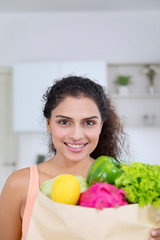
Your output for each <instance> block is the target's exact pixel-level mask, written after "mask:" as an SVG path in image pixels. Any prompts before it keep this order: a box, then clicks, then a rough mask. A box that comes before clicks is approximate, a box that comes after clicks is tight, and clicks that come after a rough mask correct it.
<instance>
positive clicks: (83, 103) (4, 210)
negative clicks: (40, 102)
mask: <svg viewBox="0 0 160 240" xmlns="http://www.w3.org/2000/svg"><path fill="white" fill-rule="evenodd" d="M43 99H44V100H45V105H44V109H43V113H44V116H45V118H46V122H47V129H48V132H49V134H50V135H51V142H50V151H52V153H54V154H53V156H52V157H51V159H49V160H48V161H46V162H43V163H40V164H38V165H34V166H31V167H30V168H25V169H21V170H18V171H16V172H14V173H13V174H12V175H11V176H10V177H9V178H8V179H7V181H6V184H5V186H4V188H3V191H2V194H1V196H0V213H1V215H0V239H3V240H10V239H12V240H20V239H21V237H22V235H23V240H27V234H28V229H29V224H30V220H31V222H32V219H33V218H32V210H33V206H34V204H36V203H37V202H38V199H39V194H38V192H39V187H40V186H41V185H42V184H43V183H44V182H45V181H47V180H49V179H53V178H55V177H56V176H58V175H61V174H72V175H75V176H76V175H77V176H82V177H84V178H86V176H87V172H88V170H89V168H90V166H91V165H92V163H93V162H94V160H95V158H97V157H99V156H101V155H108V156H111V157H113V158H115V159H116V160H117V161H118V159H120V156H121V154H122V152H123V150H125V140H126V136H125V133H124V131H123V126H122V124H121V121H120V120H119V117H118V116H117V114H116V112H115V110H114V107H113V106H112V105H111V101H110V98H109V97H108V96H107V95H106V93H105V91H104V89H103V88H102V86H100V85H99V84H97V83H95V82H93V81H91V80H90V79H87V78H82V77H77V76H70V77H67V78H63V79H62V80H59V81H56V82H55V83H54V85H53V86H52V87H50V88H49V89H48V91H47V92H46V94H45V95H44V97H43ZM40 208H41V209H42V207H40ZM76 217H78V216H76ZM39 219H40V220H41V226H43V224H44V220H43V217H42V216H40V217H39ZM30 229H31V228H30ZM154 231H155V233H156V234H157V236H160V235H159V232H158V230H157V231H156V230H154ZM38 232H39V235H41V229H39V228H38ZM55 234H56V233H55ZM53 237H54V236H52V238H53ZM40 238H41V237H38V238H36V237H35V238H34V239H40ZM156 239H158V238H156Z"/></svg>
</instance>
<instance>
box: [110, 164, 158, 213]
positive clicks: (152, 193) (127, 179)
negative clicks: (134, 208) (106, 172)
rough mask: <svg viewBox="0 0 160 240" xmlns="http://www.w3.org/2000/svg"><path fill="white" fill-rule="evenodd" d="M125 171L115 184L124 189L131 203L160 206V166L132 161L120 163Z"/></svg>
mask: <svg viewBox="0 0 160 240" xmlns="http://www.w3.org/2000/svg"><path fill="white" fill-rule="evenodd" d="M120 168H121V169H122V170H123V171H124V172H123V173H122V175H121V176H120V177H119V178H117V179H116V181H115V186H116V187H117V188H120V189H124V191H125V192H126V194H127V201H128V202H129V203H138V204H139V206H141V207H143V206H145V205H148V204H152V205H154V206H155V207H157V208H160V166H159V165H150V164H144V163H141V162H132V163H131V164H125V163H122V164H120Z"/></svg>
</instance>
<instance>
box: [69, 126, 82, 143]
mask: <svg viewBox="0 0 160 240" xmlns="http://www.w3.org/2000/svg"><path fill="white" fill-rule="evenodd" d="M69 137H70V138H71V139H72V140H74V141H78V140H80V139H82V138H83V137H84V131H83V128H82V127H81V126H79V125H74V126H72V128H71V130H70V136H69Z"/></svg>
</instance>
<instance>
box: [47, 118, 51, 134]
mask: <svg viewBox="0 0 160 240" xmlns="http://www.w3.org/2000/svg"><path fill="white" fill-rule="evenodd" d="M47 130H48V132H49V133H51V132H52V129H51V126H50V119H47Z"/></svg>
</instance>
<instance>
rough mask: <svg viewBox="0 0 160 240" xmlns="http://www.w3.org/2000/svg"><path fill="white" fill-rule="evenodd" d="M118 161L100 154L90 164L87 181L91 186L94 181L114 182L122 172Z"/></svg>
mask: <svg viewBox="0 0 160 240" xmlns="http://www.w3.org/2000/svg"><path fill="white" fill-rule="evenodd" d="M119 164H120V163H119V162H117V161H116V160H115V159H114V158H112V157H108V156H100V157H98V158H97V159H96V160H95V162H94V163H93V164H92V165H91V167H90V168H89V170H88V173H87V179H86V181H87V183H88V184H89V186H91V185H92V184H93V183H94V182H108V183H110V184H114V183H115V180H116V179H117V178H118V177H119V176H120V175H121V174H122V172H123V171H122V170H121V169H120V168H119Z"/></svg>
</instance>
